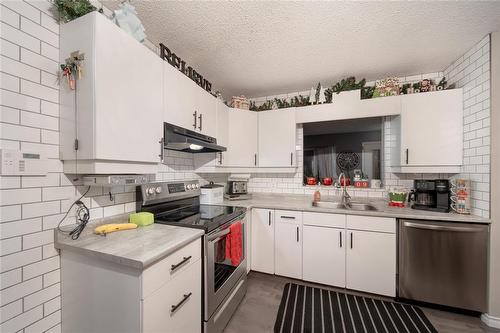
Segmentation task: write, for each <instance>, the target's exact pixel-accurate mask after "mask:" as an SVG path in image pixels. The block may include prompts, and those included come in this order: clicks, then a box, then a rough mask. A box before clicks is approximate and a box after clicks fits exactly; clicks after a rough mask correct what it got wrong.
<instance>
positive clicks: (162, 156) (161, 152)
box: [158, 138, 165, 163]
mask: <svg viewBox="0 0 500 333" xmlns="http://www.w3.org/2000/svg"><path fill="white" fill-rule="evenodd" d="M164 140H165V139H163V138H161V139H160V141H159V142H158V143H159V144H160V155H158V156H159V157H160V162H162V163H163V159H164V155H163V154H164V152H165V150H164V148H163V143H164Z"/></svg>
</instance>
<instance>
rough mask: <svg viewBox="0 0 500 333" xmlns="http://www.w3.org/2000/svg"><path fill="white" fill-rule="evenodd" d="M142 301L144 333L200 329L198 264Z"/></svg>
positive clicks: (199, 266) (187, 331)
mask: <svg viewBox="0 0 500 333" xmlns="http://www.w3.org/2000/svg"><path fill="white" fill-rule="evenodd" d="M182 276H183V278H176V279H174V280H172V281H171V282H170V283H167V284H166V285H164V286H163V287H161V288H160V289H159V290H157V291H156V292H154V293H153V294H151V295H150V296H148V297H147V298H146V299H144V300H143V301H142V315H143V322H142V325H143V329H142V331H143V332H144V333H153V332H186V333H190V332H200V331H201V312H200V309H201V299H202V298H201V283H200V277H201V265H191V266H190V267H189V268H188V269H186V270H185V271H184V272H183V273H182Z"/></svg>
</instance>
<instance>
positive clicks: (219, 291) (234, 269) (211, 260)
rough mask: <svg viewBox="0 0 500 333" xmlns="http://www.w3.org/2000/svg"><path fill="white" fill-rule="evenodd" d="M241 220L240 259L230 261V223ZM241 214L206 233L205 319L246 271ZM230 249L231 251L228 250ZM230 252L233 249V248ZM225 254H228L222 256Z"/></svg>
mask: <svg viewBox="0 0 500 333" xmlns="http://www.w3.org/2000/svg"><path fill="white" fill-rule="evenodd" d="M238 221H239V222H241V241H239V242H237V243H239V244H240V245H239V246H238V248H240V247H241V258H240V260H239V262H238V260H235V259H234V258H233V260H231V255H230V254H229V253H227V252H228V250H227V249H226V247H229V246H230V240H229V239H230V238H231V229H230V227H231V225H233V224H235V223H237V222H238ZM246 232H247V229H246V221H245V215H244V214H243V215H240V216H239V217H237V218H235V219H234V220H232V221H230V222H228V223H226V224H224V225H223V226H221V227H219V228H218V229H217V230H214V231H213V232H211V233H210V234H208V235H207V236H206V240H205V320H208V319H209V318H210V317H211V316H212V314H213V313H214V312H215V310H216V309H217V308H218V307H219V305H220V304H222V303H223V301H224V300H225V299H226V297H227V295H228V294H229V293H230V292H231V290H232V289H233V288H234V286H235V285H236V283H237V282H238V281H239V279H240V278H241V276H242V274H246V267H247V261H246V256H247V254H246V244H245V234H246ZM229 252H231V251H229ZM233 252H234V251H233ZM226 254H228V255H226Z"/></svg>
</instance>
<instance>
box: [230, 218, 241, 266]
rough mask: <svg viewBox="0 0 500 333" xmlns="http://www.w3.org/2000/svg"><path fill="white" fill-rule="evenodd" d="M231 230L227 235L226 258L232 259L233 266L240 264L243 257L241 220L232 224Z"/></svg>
mask: <svg viewBox="0 0 500 333" xmlns="http://www.w3.org/2000/svg"><path fill="white" fill-rule="evenodd" d="M229 230H230V232H229V234H228V235H227V236H226V259H230V260H231V264H232V265H233V266H238V265H239V264H240V262H241V257H243V246H242V244H243V240H242V232H241V222H240V221H238V222H236V223H233V224H231V226H230V227H229Z"/></svg>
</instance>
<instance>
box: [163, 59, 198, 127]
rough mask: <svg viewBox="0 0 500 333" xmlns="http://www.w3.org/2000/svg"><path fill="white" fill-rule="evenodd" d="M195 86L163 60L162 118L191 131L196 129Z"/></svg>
mask: <svg viewBox="0 0 500 333" xmlns="http://www.w3.org/2000/svg"><path fill="white" fill-rule="evenodd" d="M195 88H196V87H195V86H194V84H193V82H192V81H191V80H190V79H189V78H188V77H187V76H186V75H184V74H182V73H181V72H180V71H179V70H178V69H176V68H174V67H173V66H172V65H170V64H169V63H168V62H166V61H163V120H164V121H165V122H167V123H171V124H174V125H177V126H180V127H183V128H186V129H189V130H191V131H194V130H196V129H197V126H196V122H197V116H198V114H195V111H196V102H197V101H196V99H195V94H196V90H195Z"/></svg>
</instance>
